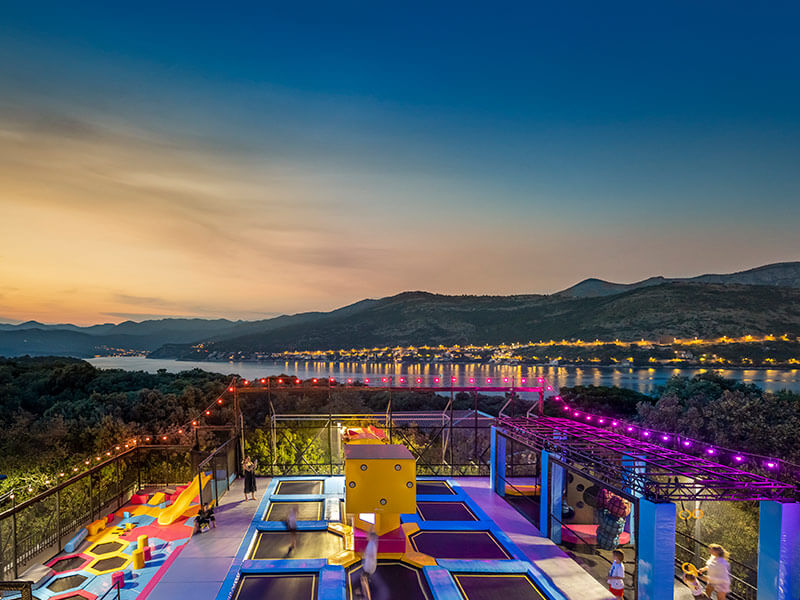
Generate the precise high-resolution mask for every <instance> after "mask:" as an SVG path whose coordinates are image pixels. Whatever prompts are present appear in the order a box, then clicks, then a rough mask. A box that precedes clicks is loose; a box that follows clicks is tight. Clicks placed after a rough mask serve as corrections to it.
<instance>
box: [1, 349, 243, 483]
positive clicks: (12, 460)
mask: <svg viewBox="0 0 800 600" xmlns="http://www.w3.org/2000/svg"><path fill="white" fill-rule="evenodd" d="M228 381H229V378H228V377H227V376H223V375H218V374H214V373H207V372H205V371H201V370H199V369H195V370H192V371H185V372H182V373H178V374H174V373H167V372H166V371H159V372H158V373H155V374H152V373H145V372H142V371H136V372H131V371H123V370H118V369H113V370H102V369H96V368H95V367H93V366H92V365H90V364H89V363H87V362H84V361H82V360H78V359H72V358H62V357H42V358H30V357H20V358H10V359H5V358H0V431H1V432H2V433H0V474H4V475H8V479H7V480H5V481H0V493H2V492H3V490H4V489H7V488H10V487H13V486H16V487H23V488H26V489H27V487H29V486H33V487H34V488H40V487H41V486H42V481H44V479H45V478H46V477H48V476H51V475H52V473H53V472H54V471H56V470H58V469H61V468H64V467H68V466H71V465H72V464H73V463H74V462H75V461H76V460H82V459H83V458H84V457H85V456H87V455H89V454H91V453H93V452H95V451H103V450H107V449H109V448H110V447H111V446H113V445H114V444H118V443H120V442H121V441H124V440H126V439H128V438H132V437H137V436H143V435H157V434H159V433H162V432H166V431H168V430H169V429H170V428H174V427H175V426H176V425H178V424H180V423H183V422H185V421H186V420H187V419H190V418H191V417H192V416H194V415H195V414H197V412H198V411H199V410H202V409H203V408H205V407H206V406H207V405H208V404H209V403H210V402H213V400H214V398H216V397H217V396H218V395H219V394H220V393H221V392H222V391H223V390H224V389H225V385H226V384H227V382H228ZM214 418H216V419H222V418H223V415H220V414H215V415H214ZM228 421H230V419H228Z"/></svg>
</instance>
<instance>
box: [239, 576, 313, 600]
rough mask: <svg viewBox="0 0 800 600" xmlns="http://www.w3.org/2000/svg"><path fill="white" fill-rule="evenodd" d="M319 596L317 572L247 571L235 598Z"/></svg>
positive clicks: (295, 599) (304, 599) (300, 599)
mask: <svg viewBox="0 0 800 600" xmlns="http://www.w3.org/2000/svg"><path fill="white" fill-rule="evenodd" d="M316 597H317V574H316V573H274V574H272V573H247V574H245V575H242V577H241V579H239V583H238V584H237V586H236V589H235V590H234V591H233V596H231V598H232V599H233V600H262V599H263V598H281V599H282V600H314V598H316Z"/></svg>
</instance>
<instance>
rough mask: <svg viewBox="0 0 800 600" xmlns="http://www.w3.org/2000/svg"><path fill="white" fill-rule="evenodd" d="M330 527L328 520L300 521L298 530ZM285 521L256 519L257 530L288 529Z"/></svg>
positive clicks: (317, 529) (315, 529) (316, 529)
mask: <svg viewBox="0 0 800 600" xmlns="http://www.w3.org/2000/svg"><path fill="white" fill-rule="evenodd" d="M324 529H328V522H327V521H298V522H297V531H320V530H324ZM287 530H288V527H286V522H285V521H256V531H287Z"/></svg>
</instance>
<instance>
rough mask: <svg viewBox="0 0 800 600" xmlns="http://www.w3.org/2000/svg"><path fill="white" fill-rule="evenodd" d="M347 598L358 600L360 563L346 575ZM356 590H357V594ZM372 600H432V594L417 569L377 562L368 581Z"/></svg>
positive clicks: (420, 571)
mask: <svg viewBox="0 0 800 600" xmlns="http://www.w3.org/2000/svg"><path fill="white" fill-rule="evenodd" d="M347 580H348V586H347V598H348V600H360V599H361V598H363V596H361V595H360V590H361V563H358V565H357V566H355V567H353V568H352V569H350V570H349V571H348V573H347ZM356 590H359V591H358V592H357V591H356ZM370 592H371V596H372V600H432V598H433V594H432V593H431V590H430V588H429V587H428V582H427V581H426V580H425V575H423V574H422V569H417V568H415V567H412V566H411V565H407V564H404V563H401V562H396V561H378V568H377V570H376V571H375V574H374V575H373V576H372V579H371V580H370Z"/></svg>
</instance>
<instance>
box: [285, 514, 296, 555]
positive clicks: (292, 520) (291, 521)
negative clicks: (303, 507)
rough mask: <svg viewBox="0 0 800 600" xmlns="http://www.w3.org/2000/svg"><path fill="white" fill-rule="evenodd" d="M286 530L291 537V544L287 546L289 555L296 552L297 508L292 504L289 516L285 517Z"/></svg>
mask: <svg viewBox="0 0 800 600" xmlns="http://www.w3.org/2000/svg"><path fill="white" fill-rule="evenodd" d="M286 529H288V530H289V533H290V534H291V536H292V544H291V546H289V554H291V553H292V552H294V551H295V550H297V507H296V506H295V505H294V504H292V506H291V507H290V508H289V514H288V515H287V516H286Z"/></svg>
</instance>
